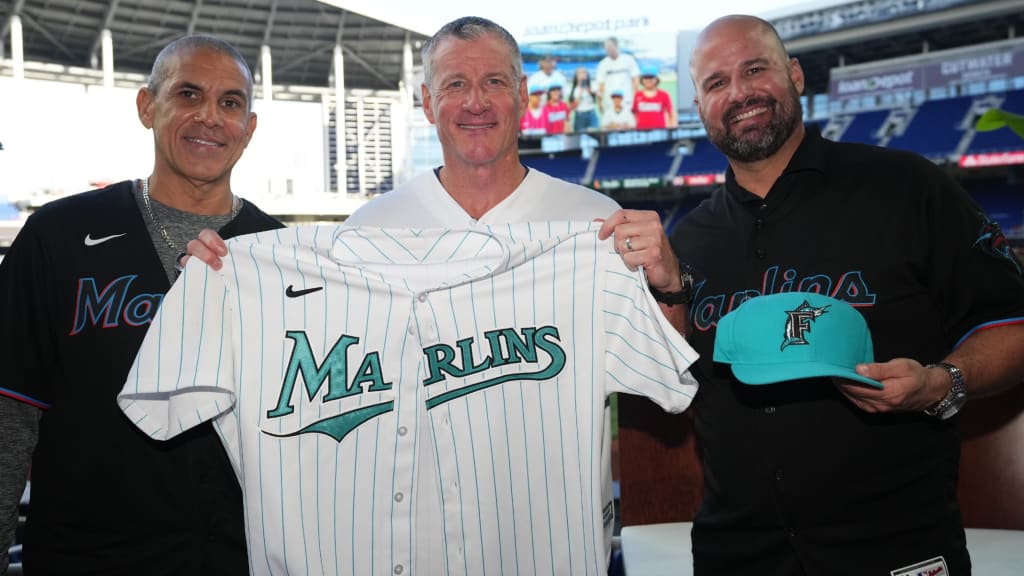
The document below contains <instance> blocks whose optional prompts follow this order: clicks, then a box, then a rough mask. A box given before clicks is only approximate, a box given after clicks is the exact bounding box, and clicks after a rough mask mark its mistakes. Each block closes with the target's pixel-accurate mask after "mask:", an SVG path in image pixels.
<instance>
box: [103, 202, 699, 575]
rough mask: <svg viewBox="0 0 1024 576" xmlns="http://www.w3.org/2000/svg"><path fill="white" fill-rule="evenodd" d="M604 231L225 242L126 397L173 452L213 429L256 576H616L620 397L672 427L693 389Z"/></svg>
mask: <svg viewBox="0 0 1024 576" xmlns="http://www.w3.org/2000/svg"><path fill="white" fill-rule="evenodd" d="M600 226H601V225H600V223H596V222H585V221H584V222H579V221H575V222H574V221H553V222H544V223H518V224H506V225H499V226H493V227H492V226H486V225H484V224H479V223H478V224H475V225H472V226H469V227H467V228H465V229H450V230H440V229H429V230H423V229H397V228H396V229H380V228H352V227H347V226H341V227H299V228H291V229H286V230H283V231H272V232H269V233H266V234H258V235H249V236H246V237H245V238H244V239H242V240H240V241H232V242H231V243H230V244H229V246H230V251H229V254H228V255H227V256H226V257H225V258H224V266H223V268H222V270H221V271H220V273H218V272H214V271H213V270H211V269H210V268H209V267H207V266H204V265H202V264H201V263H196V264H195V265H192V266H189V267H188V268H187V269H186V272H185V274H184V275H183V276H182V278H181V280H179V283H178V285H177V286H176V287H175V288H174V289H173V290H172V291H171V293H170V294H168V296H167V297H166V298H165V300H164V302H163V304H162V305H161V309H160V312H159V314H158V316H157V319H156V320H155V321H154V323H153V324H152V326H151V329H150V330H149V332H148V333H147V336H146V340H145V342H144V343H143V346H142V348H141V349H140V352H139V356H138V357H137V359H136V362H135V365H134V366H133V369H132V372H131V373H130V374H129V375H128V380H127V383H126V385H125V388H124V389H123V390H122V392H121V394H120V395H119V403H120V405H121V407H122V409H123V410H124V411H125V414H126V415H127V416H128V417H129V419H131V420H132V421H133V422H135V423H136V424H137V425H138V426H139V428H141V429H142V430H143V431H145V432H146V433H147V434H150V435H151V436H153V437H154V438H157V439H166V438H170V437H173V436H175V435H176V434H178V433H180V432H182V431H184V430H188V429H190V428H191V427H193V426H195V425H197V424H199V423H201V422H204V421H206V420H210V419H213V422H214V426H215V428H216V429H217V431H218V433H219V434H220V436H221V438H222V441H223V442H224V444H225V446H226V447H227V450H228V453H229V455H230V456H231V459H232V462H233V464H234V465H235V468H236V470H237V471H238V472H239V475H240V478H241V484H242V486H243V493H244V497H245V503H246V525H247V528H248V543H249V551H250V569H251V571H252V572H253V573H254V574H261V575H263V574H267V575H271V574H287V573H293V574H296V573H301V574H309V575H318V574H337V575H348V574H351V575H362V574H380V573H391V574H406V573H412V574H484V573H485V572H486V571H491V570H493V571H495V572H497V573H500V572H504V573H507V574H538V575H540V574H551V575H561V574H593V575H599V574H606V573H607V570H608V564H607V563H608V556H607V544H606V538H605V536H606V530H607V528H608V522H607V521H608V520H610V510H605V509H603V507H604V506H606V499H605V496H604V490H603V486H602V484H601V479H602V468H603V462H604V461H603V453H602V443H601V441H600V440H601V438H602V437H603V436H604V432H606V431H607V430H608V428H609V423H608V422H607V419H606V417H605V416H606V412H605V404H606V400H607V397H608V395H609V394H612V393H616V392H624V393H631V394H643V395H645V396H648V397H650V398H652V399H653V400H654V401H655V402H657V403H658V404H659V405H661V406H662V407H663V408H665V409H666V410H671V411H673V412H679V411H682V410H683V409H685V408H686V407H687V406H688V405H689V403H690V400H691V399H692V397H693V395H694V394H695V393H696V389H697V386H696V382H695V381H693V379H692V378H690V377H689V375H688V374H687V372H686V371H687V368H688V366H689V365H690V364H691V363H692V362H693V361H694V360H695V359H696V355H695V354H694V353H693V351H692V350H691V349H690V347H689V346H688V345H687V344H686V342H685V340H683V338H682V336H680V335H679V333H678V332H677V331H676V329H675V328H674V327H673V326H672V325H671V324H669V322H668V321H667V320H666V319H665V318H664V316H663V315H662V314H661V313H660V312H659V311H658V309H657V305H656V304H655V302H654V300H653V297H652V296H651V294H650V292H649V291H648V288H647V286H646V283H645V281H644V278H643V275H642V273H640V272H638V271H630V270H629V269H628V268H627V267H626V265H625V264H624V263H623V261H622V259H621V258H620V257H619V256H618V254H616V253H615V251H614V246H613V241H612V240H610V239H606V240H598V232H599V229H600ZM183 342H188V343H195V345H186V346H183V345H182V343H183ZM410 570H411V572H410Z"/></svg>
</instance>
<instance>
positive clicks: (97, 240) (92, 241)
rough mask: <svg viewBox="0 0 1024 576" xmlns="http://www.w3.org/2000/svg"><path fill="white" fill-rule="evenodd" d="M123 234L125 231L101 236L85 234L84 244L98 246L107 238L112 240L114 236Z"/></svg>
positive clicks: (118, 236)
mask: <svg viewBox="0 0 1024 576" xmlns="http://www.w3.org/2000/svg"><path fill="white" fill-rule="evenodd" d="M125 234H127V232H122V233H121V234H111V235H110V236H104V237H102V238H93V237H92V234H86V235H85V245H86V246H98V245H100V244H103V243H104V242H106V241H107V240H113V239H114V238H120V237H121V236H124V235H125Z"/></svg>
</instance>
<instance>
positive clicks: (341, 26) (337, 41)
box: [334, 10, 348, 46]
mask: <svg viewBox="0 0 1024 576" xmlns="http://www.w3.org/2000/svg"><path fill="white" fill-rule="evenodd" d="M347 17H348V10H342V11H341V15H340V16H338V31H337V32H335V33H334V45H335V46H341V39H342V38H343V37H344V36H345V20H346V18H347Z"/></svg>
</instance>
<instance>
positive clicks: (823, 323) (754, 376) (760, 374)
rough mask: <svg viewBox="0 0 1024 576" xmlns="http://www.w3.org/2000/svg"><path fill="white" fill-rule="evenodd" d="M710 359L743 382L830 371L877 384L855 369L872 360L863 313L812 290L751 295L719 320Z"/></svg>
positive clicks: (752, 382) (751, 382)
mask: <svg viewBox="0 0 1024 576" xmlns="http://www.w3.org/2000/svg"><path fill="white" fill-rule="evenodd" d="M714 359H715V361H716V362H724V363H726V364H731V365H732V372H733V374H734V375H735V376H736V378H737V379H738V380H739V381H740V382H743V383H744V384H772V383H775V382H783V381H789V380H801V379H804V378H816V377H822V376H830V377H837V378H845V379H847V380H854V381H857V382H861V383H863V384H867V385H869V386H871V387H874V388H882V384H881V383H880V382H877V381H875V380H872V379H870V378H865V377H864V376H861V375H860V374H857V372H856V370H855V369H854V368H855V367H856V365H857V364H859V363H862V362H874V360H875V354H874V347H873V345H872V342H871V331H870V330H869V329H868V325H867V322H866V321H865V320H864V316H862V315H861V313H860V312H858V311H857V310H856V309H855V308H854V307H853V306H850V305H849V304H847V303H846V302H843V301H841V300H836V299H835V298H831V297H829V296H825V295H823V294H816V293H813V292H783V293H780V294H772V295H769V296H757V297H755V298H751V299H749V300H747V301H745V302H743V303H742V304H740V305H739V307H738V308H736V309H735V310H733V311H732V312H730V313H728V314H726V315H725V316H723V317H722V319H721V320H719V321H718V330H717V331H716V334H715V350H714Z"/></svg>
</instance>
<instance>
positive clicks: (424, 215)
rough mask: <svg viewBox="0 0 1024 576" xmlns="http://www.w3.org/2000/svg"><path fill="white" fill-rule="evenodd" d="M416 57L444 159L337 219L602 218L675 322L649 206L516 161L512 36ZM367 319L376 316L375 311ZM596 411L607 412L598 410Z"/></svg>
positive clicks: (213, 259) (429, 48)
mask: <svg viewBox="0 0 1024 576" xmlns="http://www.w3.org/2000/svg"><path fill="white" fill-rule="evenodd" d="M423 63H424V84H423V86H422V88H421V90H422V94H423V102H424V104H423V108H424V112H425V114H426V115H427V118H428V120H430V121H431V122H432V123H433V124H435V126H436V128H437V133H438V137H439V140H440V142H441V146H442V150H443V155H444V165H443V166H441V167H439V168H437V169H436V170H433V171H431V172H428V173H426V174H423V175H421V176H419V177H417V178H415V179H413V180H412V181H410V182H408V183H407V184H405V185H403V186H401V187H399V188H397V189H396V190H394V191H392V192H389V193H387V194H384V195H381V196H379V197H377V198H375V199H374V200H372V201H371V202H369V203H368V204H366V205H365V206H363V207H362V208H360V209H359V210H357V211H356V212H355V213H354V214H353V215H352V216H351V217H350V218H349V219H348V220H347V221H346V223H345V225H346V226H356V227H380V228H470V227H473V226H476V225H478V224H487V225H492V226H493V225H499V224H508V223H518V222H546V221H551V220H577V221H587V220H594V219H601V218H604V219H605V221H604V223H603V225H602V226H601V227H600V229H599V231H598V236H599V238H600V239H605V238H608V237H609V236H611V235H613V234H614V247H615V250H616V251H617V252H619V254H620V255H621V259H622V260H623V261H624V263H625V264H626V266H627V267H628V268H629V269H632V270H636V269H638V268H642V269H643V270H644V273H645V276H646V279H647V282H648V284H649V287H650V288H651V291H652V293H654V294H655V295H656V297H658V298H661V299H663V300H667V301H668V302H672V303H673V305H668V304H662V306H661V310H662V313H663V314H664V316H665V317H666V318H667V319H668V320H669V321H670V322H671V323H672V324H673V325H674V326H676V327H677V328H679V327H681V326H683V325H684V324H685V313H686V306H684V305H677V304H675V303H677V302H681V301H685V298H683V297H685V295H686V293H687V290H686V287H685V286H684V282H683V277H682V275H681V274H680V270H679V265H678V262H677V261H676V260H675V259H674V257H673V255H672V252H671V250H670V248H669V246H668V240H667V238H666V237H665V232H664V228H663V226H662V223H661V220H660V217H659V216H658V214H657V213H655V212H647V211H634V210H621V209H620V207H619V206H618V204H617V203H615V202H614V201H613V200H612V199H610V198H608V197H607V196H604V195H602V194H599V193H597V192H595V191H593V190H589V189H587V188H584V187H582V186H578V185H574V184H569V183H567V182H564V181H562V180H558V179H555V178H552V177H550V176H548V175H546V174H543V173H542V172H539V171H537V170H533V169H528V168H526V167H525V166H523V164H522V163H521V162H520V161H519V153H518V132H519V117H520V115H521V112H522V111H523V110H524V109H525V106H526V100H527V85H526V80H525V77H524V76H523V72H522V59H521V56H520V53H519V47H518V45H517V44H516V42H515V40H514V39H513V38H512V36H511V35H510V34H509V33H508V32H507V31H506V30H505V29H504V28H502V27H500V26H498V25H497V24H495V23H493V22H491V21H489V20H486V19H482V18H474V17H469V18H460V19H458V20H455V21H453V22H451V23H449V24H447V25H445V26H444V27H442V28H441V30H439V31H438V32H437V34H435V35H434V37H433V38H431V39H430V40H429V41H428V42H427V43H426V44H425V45H424V47H423ZM188 250H189V252H190V253H191V254H193V255H195V256H197V257H199V258H200V259H202V260H204V261H206V262H207V263H209V264H210V265H211V266H213V267H214V268H215V269H219V268H220V266H221V263H220V261H219V259H218V258H217V256H218V255H224V254H226V253H227V252H226V247H225V245H224V243H223V242H222V241H220V239H219V238H217V237H216V235H215V234H212V233H210V232H204V233H202V234H201V235H200V240H197V241H193V242H191V243H189V246H188ZM360 312H361V313H365V310H361V309H360ZM369 320H370V321H371V322H375V321H377V318H376V315H375V316H374V317H373V318H370V319H369ZM605 417H606V419H607V418H609V415H608V413H607V411H605ZM593 441H594V442H595V443H599V446H600V449H599V453H600V466H599V468H598V469H597V471H596V474H598V475H599V477H600V482H599V484H600V488H601V497H600V502H601V504H600V505H599V507H600V508H601V509H602V511H603V510H604V509H605V508H608V509H609V510H610V506H611V502H612V494H611V457H610V445H611V436H610V427H609V426H605V427H604V429H603V430H601V436H600V437H598V438H593ZM554 508H557V505H553V508H552V509H554ZM589 513H590V511H588V514H589ZM612 524H613V523H612V518H611V516H610V514H609V515H608V516H607V517H605V518H604V526H603V528H604V538H603V544H602V547H603V552H604V556H605V560H606V561H607V558H608V554H609V549H610V542H611V534H612V528H613V525H612ZM525 572H529V571H528V570H527V571H525ZM525 572H524V573H525Z"/></svg>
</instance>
